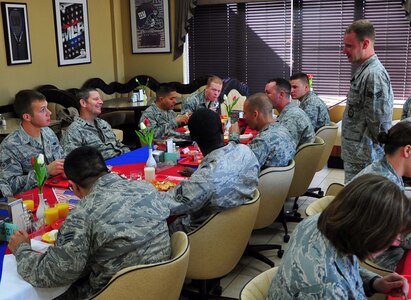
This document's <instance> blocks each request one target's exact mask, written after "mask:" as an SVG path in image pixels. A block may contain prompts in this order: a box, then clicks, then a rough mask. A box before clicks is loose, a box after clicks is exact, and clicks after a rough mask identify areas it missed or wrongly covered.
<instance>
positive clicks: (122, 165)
mask: <svg viewBox="0 0 411 300" xmlns="http://www.w3.org/2000/svg"><path fill="white" fill-rule="evenodd" d="M187 149H193V146H190V147H189V148H187ZM148 150H149V149H148V146H145V147H142V148H138V149H136V150H133V151H130V152H127V153H125V154H122V155H120V156H117V157H114V158H111V159H108V160H106V164H107V166H109V168H110V169H111V172H116V173H118V174H119V175H120V176H122V177H123V178H124V179H125V180H131V179H130V174H131V173H132V172H133V171H136V170H140V171H143V169H144V167H145V164H146V161H147V159H148V152H149V151H148ZM182 150H183V149H182ZM183 168H184V166H183V165H180V164H176V165H167V164H164V165H162V166H159V168H157V169H156V179H157V178H158V179H159V180H164V179H166V178H171V179H170V180H172V181H174V182H178V181H181V180H185V179H186V178H187V177H184V176H182V175H181V174H179V173H178V171H179V170H181V169H183ZM64 181H66V182H64ZM56 186H60V188H66V189H68V181H67V180H66V179H63V178H61V179H60V182H56V181H55V182H54V183H53V182H51V181H50V184H47V183H46V185H45V186H44V187H43V194H44V197H45V198H46V199H47V200H48V204H49V205H50V206H54V205H55V203H57V202H58V199H57V198H56V194H55V192H53V189H54V188H56ZM25 193H30V194H31V195H33V196H34V204H35V205H34V206H35V208H36V207H37V206H38V196H37V193H38V189H37V188H34V189H32V190H30V191H27V192H25ZM25 193H22V194H20V195H18V196H24V194H25ZM80 201H81V200H80ZM45 228H47V226H46V227H44V228H42V229H40V230H39V231H38V232H40V233H44V231H45ZM50 229H51V228H48V229H47V230H50ZM31 237H33V238H32V243H34V246H33V248H34V247H36V249H37V248H38V247H43V248H44V247H45V246H44V243H42V242H40V241H38V240H39V236H37V237H36V232H35V233H33V234H31ZM36 251H37V250H36ZM43 251H45V250H44V249H43ZM67 288H68V286H66V287H59V288H35V287H33V286H32V285H30V284H29V283H27V282H26V281H24V280H23V279H22V278H21V277H20V276H19V275H18V274H17V264H16V260H15V258H14V255H13V254H8V251H7V243H5V242H1V243H0V300H4V299H10V300H15V299H22V300H23V299H24V300H28V299H53V298H54V297H56V296H57V295H59V294H61V293H63V292H64V291H65V290H66V289H67Z"/></svg>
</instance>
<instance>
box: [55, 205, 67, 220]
mask: <svg viewBox="0 0 411 300" xmlns="http://www.w3.org/2000/svg"><path fill="white" fill-rule="evenodd" d="M54 207H56V208H57V210H58V213H59V218H60V219H65V218H66V217H67V215H68V213H69V204H68V203H66V202H62V203H57V204H56V205H55V206H54Z"/></svg>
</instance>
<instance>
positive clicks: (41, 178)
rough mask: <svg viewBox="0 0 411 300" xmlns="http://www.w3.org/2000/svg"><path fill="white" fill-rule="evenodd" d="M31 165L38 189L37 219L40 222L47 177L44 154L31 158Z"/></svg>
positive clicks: (42, 213) (44, 207)
mask: <svg viewBox="0 0 411 300" xmlns="http://www.w3.org/2000/svg"><path fill="white" fill-rule="evenodd" d="M31 163H32V165H33V168H34V173H35V174H36V180H37V187H38V189H39V206H38V207H37V212H36V215H37V219H38V220H42V219H43V218H44V210H45V209H46V203H45V200H44V197H43V186H44V183H45V182H46V177H47V166H46V164H45V163H44V154H42V153H40V154H39V156H38V157H37V158H36V157H34V156H32V157H31Z"/></svg>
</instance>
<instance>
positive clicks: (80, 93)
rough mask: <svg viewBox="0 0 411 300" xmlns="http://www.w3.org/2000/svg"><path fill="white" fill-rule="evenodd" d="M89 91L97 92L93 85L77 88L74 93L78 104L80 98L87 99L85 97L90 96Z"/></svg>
mask: <svg viewBox="0 0 411 300" xmlns="http://www.w3.org/2000/svg"><path fill="white" fill-rule="evenodd" d="M90 92H98V91H97V89H96V88H93V87H87V88H82V89H79V90H78V91H77V93H76V99H77V101H78V103H79V105H80V100H81V99H84V100H86V101H87V99H88V98H89V97H90ZM80 107H81V106H80Z"/></svg>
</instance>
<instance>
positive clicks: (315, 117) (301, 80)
mask: <svg viewBox="0 0 411 300" xmlns="http://www.w3.org/2000/svg"><path fill="white" fill-rule="evenodd" d="M290 84H291V97H292V98H293V99H298V100H300V108H301V109H302V110H303V111H304V112H305V113H306V114H307V116H308V118H309V119H310V120H311V124H312V125H313V128H314V131H317V130H318V129H320V128H321V127H323V126H325V125H329V124H330V116H329V114H328V109H327V106H326V105H325V103H324V102H323V101H322V100H321V99H320V97H318V96H317V95H316V94H315V93H314V92H313V91H310V85H309V84H308V76H307V74H305V73H297V74H294V75H292V76H291V77H290Z"/></svg>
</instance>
